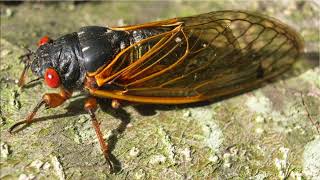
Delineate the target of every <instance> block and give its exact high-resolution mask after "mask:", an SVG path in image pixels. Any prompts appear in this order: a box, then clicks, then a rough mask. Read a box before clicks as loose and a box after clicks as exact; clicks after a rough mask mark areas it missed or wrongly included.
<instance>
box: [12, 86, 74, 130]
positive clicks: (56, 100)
mask: <svg viewBox="0 0 320 180" xmlns="http://www.w3.org/2000/svg"><path fill="white" fill-rule="evenodd" d="M71 95H72V92H69V91H67V90H64V89H61V91H60V93H59V94H58V93H47V94H44V95H43V97H42V99H41V101H40V102H39V103H38V104H37V105H36V106H35V107H34V109H33V110H32V112H31V113H30V114H29V115H28V117H27V118H26V119H25V120H23V121H19V122H17V123H15V124H14V125H13V126H11V127H10V129H9V133H14V132H16V131H14V129H16V128H17V127H18V126H20V125H22V124H25V125H28V124H31V123H32V122H34V121H35V119H34V116H35V115H36V114H37V112H38V110H39V109H40V108H41V106H43V105H45V106H46V107H48V108H55V107H58V106H60V105H61V104H63V103H64V102H65V101H66V100H67V99H69V98H70V97H71Z"/></svg>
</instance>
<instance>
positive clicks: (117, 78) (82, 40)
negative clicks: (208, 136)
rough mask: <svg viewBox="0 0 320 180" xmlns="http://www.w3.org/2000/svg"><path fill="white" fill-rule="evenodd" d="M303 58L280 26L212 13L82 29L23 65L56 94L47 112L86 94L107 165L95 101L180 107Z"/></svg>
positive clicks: (295, 39) (255, 17)
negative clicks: (77, 93)
mask: <svg viewBox="0 0 320 180" xmlns="http://www.w3.org/2000/svg"><path fill="white" fill-rule="evenodd" d="M302 51H303V41H302V40H301V38H300V36H299V35H298V33H296V32H295V31H294V30H293V29H292V28H290V27H289V26H288V25H286V24H284V23H282V22H280V21H278V20H276V19H274V18H271V17H267V16H264V15H260V14H256V13H250V12H244V11H217V12H210V13H206V14H201V15H197V16H191V17H183V18H174V19H169V20H163V21H157V22H150V23H145V24H140V25H132V26H123V27H99V26H87V27H83V28H81V29H80V30H79V31H78V32H73V33H70V34H66V35H64V36H61V37H60V38H58V39H56V40H52V39H50V38H48V37H44V38H42V39H41V40H40V41H39V44H38V49H37V50H36V51H35V52H30V53H28V54H27V55H25V56H24V57H26V58H24V62H25V68H24V70H23V73H22V75H21V77H20V85H23V84H24V79H25V76H26V75H25V72H27V70H28V69H29V68H31V70H32V72H33V73H34V74H35V75H36V76H38V77H39V78H40V79H44V82H45V83H46V84H47V85H48V86H49V87H51V88H60V93H46V94H44V95H43V97H42V99H41V100H40V102H39V103H38V104H37V105H36V106H35V108H34V109H33V111H32V112H31V113H30V115H29V116H27V118H26V119H25V120H23V121H20V122H17V123H16V124H14V125H13V126H12V127H11V128H10V132H13V130H14V129H15V128H16V127H18V126H19V125H21V124H30V123H32V122H33V120H34V116H35V115H36V112H37V111H38V109H39V108H40V107H41V106H46V107H48V108H55V107H57V106H60V105H61V104H63V103H64V102H65V101H66V100H67V99H69V98H71V97H72V92H74V91H79V90H81V91H85V92H87V93H86V94H87V100H86V102H85V105H84V109H85V110H86V112H88V113H89V114H90V117H91V120H92V123H93V127H94V129H95V131H96V134H97V137H98V139H99V142H100V146H101V150H102V152H103V155H104V157H105V159H106V160H107V162H108V163H109V165H110V168H112V163H111V162H110V158H109V155H110V152H109V149H108V145H107V144H106V143H105V141H104V139H103V136H102V133H101V130H100V128H99V123H98V121H97V118H96V116H95V110H96V109H97V101H96V98H109V99H111V100H112V105H113V107H115V108H116V107H118V106H119V103H121V102H122V101H128V102H136V103H152V104H185V103H194V102H199V101H206V100H211V99H215V98H220V97H224V96H229V95H232V94H237V93H240V92H243V91H247V90H250V89H252V88H255V87H258V86H259V85H261V83H263V82H266V81H267V80H269V79H271V78H274V77H276V76H278V75H279V74H281V73H283V72H285V71H286V70H288V69H289V68H290V67H291V65H292V64H293V63H294V62H295V61H296V60H297V57H298V56H299V54H300V53H301V52H302Z"/></svg>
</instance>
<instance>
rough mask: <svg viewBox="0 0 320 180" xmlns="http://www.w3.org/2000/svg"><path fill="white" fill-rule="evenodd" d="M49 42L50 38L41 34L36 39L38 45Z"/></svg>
mask: <svg viewBox="0 0 320 180" xmlns="http://www.w3.org/2000/svg"><path fill="white" fill-rule="evenodd" d="M49 42H52V39H50V38H49V37H48V36H43V37H42V38H41V39H40V40H39V41H38V47H40V46H42V45H44V44H46V43H49Z"/></svg>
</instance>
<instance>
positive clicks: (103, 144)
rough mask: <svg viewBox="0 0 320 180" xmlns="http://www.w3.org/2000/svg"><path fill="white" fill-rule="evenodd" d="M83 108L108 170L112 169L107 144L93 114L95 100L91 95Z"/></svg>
mask: <svg viewBox="0 0 320 180" xmlns="http://www.w3.org/2000/svg"><path fill="white" fill-rule="evenodd" d="M84 109H85V110H86V111H87V112H88V113H89V115H90V116H91V122H92V126H93V128H94V130H95V131H96V135H97V137H98V140H99V143H100V147H101V151H102V153H103V156H104V158H105V159H106V162H107V163H108V164H109V168H110V171H111V172H112V171H113V166H112V163H111V161H110V151H109V146H108V144H107V143H106V142H105V141H104V139H103V135H102V132H101V130H100V125H99V122H98V120H97V118H96V115H95V114H94V111H95V110H96V109H97V100H96V99H95V98H93V97H90V98H89V99H87V101H86V103H85V105H84Z"/></svg>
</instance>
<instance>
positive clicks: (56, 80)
mask: <svg viewBox="0 0 320 180" xmlns="http://www.w3.org/2000/svg"><path fill="white" fill-rule="evenodd" d="M44 81H45V82H46V83H47V85H48V86H49V87H51V88H57V87H59V86H60V77H59V74H58V73H57V71H56V70H54V69H53V68H48V69H47V70H46V73H45V75H44Z"/></svg>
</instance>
